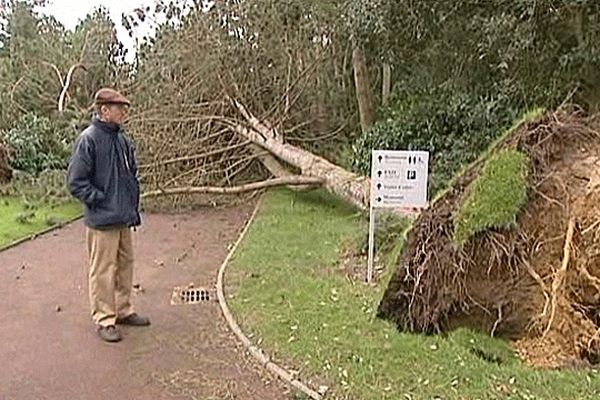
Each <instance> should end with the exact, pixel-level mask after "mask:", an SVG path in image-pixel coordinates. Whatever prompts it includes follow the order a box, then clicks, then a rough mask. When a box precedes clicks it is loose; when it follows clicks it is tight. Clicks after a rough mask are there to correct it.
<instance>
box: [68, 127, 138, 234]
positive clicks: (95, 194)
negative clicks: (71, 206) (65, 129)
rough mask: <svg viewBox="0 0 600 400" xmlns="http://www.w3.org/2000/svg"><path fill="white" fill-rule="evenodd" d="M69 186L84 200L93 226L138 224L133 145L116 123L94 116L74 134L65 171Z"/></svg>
mask: <svg viewBox="0 0 600 400" xmlns="http://www.w3.org/2000/svg"><path fill="white" fill-rule="evenodd" d="M68 185H69V190H70V192H71V194H73V196H75V197H76V198H77V199H79V200H80V201H81V202H82V203H83V204H84V221H85V224H86V225H87V226H89V227H90V228H94V229H102V228H112V227H124V226H126V227H133V226H138V225H140V224H141V218H140V213H139V206H140V185H139V181H138V178H137V162H136V155H135V149H134V147H133V144H132V142H131V140H129V138H128V137H127V136H126V135H125V134H124V133H123V131H122V129H121V128H120V126H119V125H116V124H109V123H106V122H103V121H100V120H98V119H97V118H95V119H94V120H93V121H92V124H91V125H90V126H89V127H88V128H87V129H86V130H84V131H83V132H82V133H81V135H79V137H78V138H77V140H76V142H75V146H74V147H73V154H72V157H71V162H70V163H69V171H68Z"/></svg>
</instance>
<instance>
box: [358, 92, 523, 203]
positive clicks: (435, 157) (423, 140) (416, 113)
mask: <svg viewBox="0 0 600 400" xmlns="http://www.w3.org/2000/svg"><path fill="white" fill-rule="evenodd" d="M509 100H510V99H508V98H507V97H505V96H501V95H498V96H495V97H492V96H487V97H482V96H480V97H474V96H471V95H468V94H465V93H462V92H459V91H456V90H453V89H451V88H446V87H434V88H426V87H425V88H418V89H416V90H415V89H406V88H400V89H399V90H396V91H395V94H394V99H393V100H392V102H391V105H390V106H389V107H388V109H387V110H384V112H383V114H384V118H382V119H381V120H380V121H379V122H378V123H377V124H376V125H375V126H374V127H373V129H372V130H371V131H370V132H369V133H368V134H367V135H363V136H361V137H360V138H359V139H358V140H357V141H356V142H355V143H354V144H353V149H352V156H351V158H352V160H351V162H352V168H353V169H354V170H355V171H357V172H361V173H363V174H369V173H370V166H371V150H372V149H382V150H426V151H429V152H430V155H431V160H430V181H429V191H430V193H431V194H432V195H433V194H435V193H437V192H438V191H439V190H441V189H443V188H444V186H445V184H446V183H447V182H448V180H449V179H450V178H452V176H454V175H455V174H456V173H457V172H458V171H459V170H460V169H461V167H462V166H464V165H466V164H468V163H470V162H472V161H473V160H475V159H476V158H477V156H478V155H479V154H480V153H481V152H482V151H483V150H485V148H486V147H487V146H488V145H489V144H490V143H491V142H492V141H493V140H494V139H496V138H497V137H498V136H499V135H500V134H501V133H502V132H503V131H504V129H505V128H506V127H507V126H508V125H510V123H511V122H512V120H513V119H514V117H515V115H517V114H518V112H517V110H516V109H514V108H513V107H511V106H509V104H510V101H509Z"/></svg>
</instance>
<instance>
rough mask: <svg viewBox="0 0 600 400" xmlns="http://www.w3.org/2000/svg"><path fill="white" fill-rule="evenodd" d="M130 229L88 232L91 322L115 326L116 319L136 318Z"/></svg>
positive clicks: (90, 230)
mask: <svg viewBox="0 0 600 400" xmlns="http://www.w3.org/2000/svg"><path fill="white" fill-rule="evenodd" d="M132 236H133V235H132V232H131V229H129V228H123V229H118V228H117V229H109V230H96V229H91V228H88V229H87V248H88V255H89V262H90V271H89V281H88V283H89V295H90V305H91V308H92V320H93V321H94V323H96V324H98V325H100V326H110V325H115V324H116V320H117V318H125V317H127V316H129V315H131V314H133V312H134V311H133V307H132V306H131V302H130V297H131V287H132V283H133V238H132Z"/></svg>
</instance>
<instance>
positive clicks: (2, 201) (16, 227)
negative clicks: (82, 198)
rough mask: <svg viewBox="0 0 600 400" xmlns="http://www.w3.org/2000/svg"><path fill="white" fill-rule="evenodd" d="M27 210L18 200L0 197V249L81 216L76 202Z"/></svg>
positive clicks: (45, 205)
mask: <svg viewBox="0 0 600 400" xmlns="http://www.w3.org/2000/svg"><path fill="white" fill-rule="evenodd" d="M29 208H30V209H27V207H26V206H25V204H24V203H23V202H22V201H21V200H20V199H18V198H15V197H0V248H1V247H4V246H6V245H8V244H10V243H12V242H14V241H15V240H18V239H21V238H23V237H26V236H29V235H32V234H34V233H37V232H39V231H42V230H44V229H46V228H48V227H50V226H52V225H55V224H57V223H61V222H65V221H68V220H70V219H72V218H75V217H77V216H78V215H79V214H81V205H79V204H77V203H76V202H69V203H65V204H61V205H58V206H51V205H47V204H42V205H37V206H35V207H29Z"/></svg>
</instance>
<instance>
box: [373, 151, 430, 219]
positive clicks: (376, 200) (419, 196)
mask: <svg viewBox="0 0 600 400" xmlns="http://www.w3.org/2000/svg"><path fill="white" fill-rule="evenodd" d="M428 173H429V152H427V151H405V150H373V161H372V164H371V207H383V208H413V207H414V208H418V207H426V206H427V179H428Z"/></svg>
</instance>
